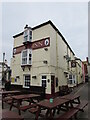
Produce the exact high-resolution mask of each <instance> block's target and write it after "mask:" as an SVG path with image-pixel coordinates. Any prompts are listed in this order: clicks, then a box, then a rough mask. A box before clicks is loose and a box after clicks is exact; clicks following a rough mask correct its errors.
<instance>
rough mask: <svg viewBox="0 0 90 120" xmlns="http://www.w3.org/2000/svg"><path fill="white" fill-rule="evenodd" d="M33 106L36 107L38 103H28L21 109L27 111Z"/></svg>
mask: <svg viewBox="0 0 90 120" xmlns="http://www.w3.org/2000/svg"><path fill="white" fill-rule="evenodd" d="M32 107H36V104H30V105H26V106H21V107H20V110H22V111H26V110H27V109H29V108H32Z"/></svg>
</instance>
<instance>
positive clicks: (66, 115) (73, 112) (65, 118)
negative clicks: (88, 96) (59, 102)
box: [55, 108, 79, 120]
mask: <svg viewBox="0 0 90 120" xmlns="http://www.w3.org/2000/svg"><path fill="white" fill-rule="evenodd" d="M78 111H79V110H78V109H75V108H71V109H70V110H69V111H67V112H65V113H63V114H62V115H60V116H59V117H58V118H55V120H69V119H70V118H72V117H73V116H75V115H76V114H77V112H78ZM75 117H76V116H75Z"/></svg>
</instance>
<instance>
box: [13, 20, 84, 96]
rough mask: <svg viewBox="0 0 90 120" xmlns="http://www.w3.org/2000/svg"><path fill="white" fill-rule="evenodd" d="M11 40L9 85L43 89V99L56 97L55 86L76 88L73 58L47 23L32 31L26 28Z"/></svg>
mask: <svg viewBox="0 0 90 120" xmlns="http://www.w3.org/2000/svg"><path fill="white" fill-rule="evenodd" d="M13 38H14V46H13V57H12V59H11V69H12V76H11V78H12V82H11V83H12V84H14V85H22V86H23V88H28V87H30V86H42V87H45V89H46V90H45V93H46V96H47V97H49V96H50V97H51V96H53V95H56V94H58V92H59V86H62V85H68V86H74V85H76V83H77V79H76V74H77V72H76V66H75V65H76V63H75V61H76V60H75V54H74V52H73V51H72V49H71V47H70V46H69V44H68V43H67V41H66V40H65V38H64V37H63V35H62V34H61V32H60V31H59V30H58V29H57V28H56V26H55V25H54V24H53V23H52V22H51V21H50V20H49V21H47V22H45V23H42V24H40V25H37V26H35V27H32V28H31V27H29V26H28V25H26V26H25V27H24V30H23V32H21V33H19V34H16V35H14V36H13ZM72 62H73V63H72ZM81 82H82V79H80V80H79V83H81Z"/></svg>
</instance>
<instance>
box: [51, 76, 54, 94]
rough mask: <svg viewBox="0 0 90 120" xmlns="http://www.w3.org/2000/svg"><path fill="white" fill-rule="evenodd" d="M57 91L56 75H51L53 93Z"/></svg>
mask: <svg viewBox="0 0 90 120" xmlns="http://www.w3.org/2000/svg"><path fill="white" fill-rule="evenodd" d="M54 93H55V76H54V75H51V94H52V95H53V94H54Z"/></svg>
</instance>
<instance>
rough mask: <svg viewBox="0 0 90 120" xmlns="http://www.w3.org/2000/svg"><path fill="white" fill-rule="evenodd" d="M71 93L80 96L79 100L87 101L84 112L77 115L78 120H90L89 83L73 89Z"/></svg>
mask: <svg viewBox="0 0 90 120" xmlns="http://www.w3.org/2000/svg"><path fill="white" fill-rule="evenodd" d="M73 93H75V94H80V100H88V106H87V107H85V109H84V112H79V113H78V117H77V118H78V120H90V109H89V104H90V82H89V83H85V84H83V85H80V86H79V87H77V88H75V90H74V91H73Z"/></svg>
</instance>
